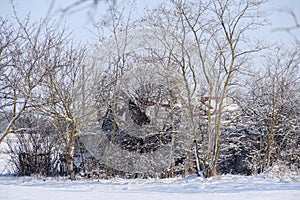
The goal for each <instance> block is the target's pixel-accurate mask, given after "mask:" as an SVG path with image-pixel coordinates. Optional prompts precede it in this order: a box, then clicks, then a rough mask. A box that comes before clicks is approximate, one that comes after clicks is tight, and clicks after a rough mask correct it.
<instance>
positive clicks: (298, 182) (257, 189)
mask: <svg viewBox="0 0 300 200" xmlns="http://www.w3.org/2000/svg"><path fill="white" fill-rule="evenodd" d="M299 197H300V177H293V178H272V179H269V178H265V177H262V176H258V177H253V176H252V177H244V176H220V177H215V178H209V179H202V178H198V177H195V176H190V177H188V178H186V179H181V178H177V179H160V180H159V179H135V180H125V179H109V180H76V181H73V182H72V181H69V180H67V179H62V178H61V179H58V178H51V179H50V178H47V179H42V178H33V177H14V176H4V175H2V176H0V199H1V200H21V199H23V200H32V199H38V200H42V199H53V200H57V199H62V198H63V199H65V200H68V199H72V200H83V199H93V200H95V199H109V200H113V199H118V200H121V199H130V200H132V199H143V200H144V199H151V200H152V199H175V200H177V199H180V200H181V199H206V200H213V199H218V200H238V199H239V200H240V199H261V200H265V199H270V200H271V199H272V200H277V199H278V200H279V199H280V200H296V199H297V200H298V199H299Z"/></svg>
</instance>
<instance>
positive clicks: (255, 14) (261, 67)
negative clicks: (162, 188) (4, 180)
mask: <svg viewBox="0 0 300 200" xmlns="http://www.w3.org/2000/svg"><path fill="white" fill-rule="evenodd" d="M264 3H266V1H264V0H256V1H252V0H251V1H250V0H245V1H229V0H226V1H212V0H207V1H201V2H200V3H199V2H196V1H184V2H183V1H177V0H170V1H168V2H167V3H162V4H161V5H160V6H159V7H157V8H154V9H151V10H148V11H147V12H146V13H145V15H144V16H143V17H140V18H138V19H136V18H134V17H133V12H134V11H133V7H130V6H129V7H124V8H121V9H120V8H118V7H117V4H115V3H111V4H110V3H108V10H107V15H106V17H105V19H102V20H100V21H99V22H98V23H97V24H95V26H94V27H95V32H96V33H97V38H98V40H97V41H95V42H94V43H93V44H86V45H78V44H77V43H75V42H74V41H73V40H72V37H71V34H70V33H69V32H68V31H67V29H66V28H64V27H57V26H56V25H55V24H54V23H52V22H51V20H42V21H41V22H35V23H32V22H31V21H30V19H29V18H25V19H20V18H18V17H17V15H16V14H15V15H16V16H15V20H12V19H8V18H1V21H0V32H1V35H0V37H1V38H0V41H1V43H0V83H1V84H0V87H1V90H0V91H1V92H0V117H1V121H2V123H1V138H0V145H1V143H2V142H3V141H5V140H6V142H7V143H8V144H9V149H10V155H11V158H12V161H13V163H14V164H15V169H16V171H17V173H19V174H20V175H31V174H34V173H41V174H43V175H68V176H69V178H70V179H72V180H74V179H75V176H76V173H78V172H79V171H85V170H88V169H89V170H90V171H93V170H94V171H95V169H98V171H99V169H100V168H101V169H104V170H105V173H106V174H109V173H110V174H111V175H116V174H118V175H120V174H121V175H124V174H126V173H127V174H130V173H134V174H139V173H143V172H144V173H146V174H148V175H149V176H150V175H151V176H152V175H153V174H160V176H161V177H164V176H166V177H172V176H175V175H178V174H180V175H182V176H186V175H188V174H190V173H196V174H198V175H199V176H204V177H210V176H215V175H217V174H218V173H238V174H247V175H250V174H255V173H261V172H264V171H265V170H267V169H269V168H270V167H272V166H273V165H275V164H284V165H287V166H289V167H290V168H291V169H293V170H299V163H300V162H299V157H300V152H299V144H300V143H299V142H300V141H299V137H298V135H299V124H300V123H299V99H300V98H299V92H298V91H299V86H300V84H299V49H298V47H297V46H296V45H295V46H292V47H290V48H284V47H282V46H279V45H270V44H267V45H265V44H262V43H261V42H260V41H257V42H255V41H253V40H250V39H249V35H250V31H253V30H255V29H259V28H261V27H263V26H266V24H265V22H264V17H263V14H261V10H260V7H261V6H262V5H263V4H264ZM296 43H297V41H296ZM260 56H262V58H260V59H258V57H260ZM257 60H259V61H257ZM254 63H255V64H254ZM254 65H258V66H254ZM233 104H234V105H237V106H238V109H230V108H231V106H232V105H233ZM99 132H101V134H102V135H106V136H105V138H104V139H103V138H102V137H100V136H99V134H98V136H95V137H94V139H89V137H90V136H86V137H85V136H84V135H86V133H99ZM12 134H13V135H15V136H16V138H17V139H14V141H11V142H10V141H8V140H9V138H10V137H8V136H9V135H12ZM92 135H93V134H92ZM99 137H100V138H99ZM95 138H96V139H97V138H98V140H95ZM80 139H81V140H80ZM100 140H101V141H107V142H104V143H100ZM97 145H98V146H97ZM109 145H110V146H109ZM117 147H118V148H117ZM119 147H120V148H121V149H119ZM163 147H166V148H163ZM114 148H115V149H114ZM122 148H123V149H122ZM86 149H88V150H89V151H87V150H86ZM99 149H102V150H103V152H104V151H106V152H108V149H109V151H111V152H113V153H110V154H101V152H100V153H99ZM116 149H117V150H116ZM160 149H164V151H159V150H160ZM166 149H168V150H166ZM133 151H134V152H137V153H138V154H134V155H135V157H130V156H132V155H133V153H131V154H130V153H128V152H133ZM158 151H159V152H160V153H158ZM166 151H167V152H168V153H167V154H165V152H166ZM122 152H123V153H122ZM149 152H150V153H151V154H150V153H149ZM90 153H92V154H93V155H90V156H89V158H88V157H87V156H86V155H87V154H90ZM143 153H148V154H143ZM117 154H118V156H116V155H117ZM84 155H85V156H84ZM103 155H105V156H103ZM144 155H147V156H148V157H147V156H146V157H145V158H146V159H145V158H143V156H144ZM151 155H153V156H152V157H151ZM154 155H155V156H154ZM162 155H163V156H162ZM128 156H129V157H128ZM137 156H139V158H137ZM77 157H79V161H78V158H77ZM104 157H105V158H104ZM154 157H156V158H154ZM157 157H159V160H163V161H164V162H162V163H161V165H160V167H157V168H155V169H152V168H151V170H152V171H151V170H150V168H149V169H148V168H147V170H149V171H147V172H145V171H143V170H145V168H144V167H143V163H144V162H145V163H144V165H151V162H152V163H153V162H159V161H158V159H157ZM95 159H96V161H95ZM122 159H124V161H123V163H120V160H122ZM131 159H132V160H131ZM134 159H136V160H139V161H140V164H139V165H135V164H132V163H130V164H129V163H128V162H129V161H130V162H134ZM151 159H153V160H151ZM91 160H92V161H91ZM77 162H80V164H78V163H77ZM88 162H93V163H90V164H88ZM103 162H104V163H103ZM148 162H149V163H150V164H149V163H148ZM95 163H96V164H95ZM165 163H167V165H166V166H167V167H165V168H164V169H161V166H162V165H164V164H165ZM99 165H101V167H100V166H99ZM103 165H104V166H103ZM125 165H126V166H127V167H125ZM128 166H129V167H128ZM155 166H156V165H155ZM91 168H92V169H91ZM125 168H126V169H128V170H127V171H126V170H125V172H124V170H123V169H125ZM158 169H160V170H158ZM139 170H142V171H139ZM151 173H152V174H151Z"/></svg>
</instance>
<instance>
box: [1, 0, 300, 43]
mask: <svg viewBox="0 0 300 200" xmlns="http://www.w3.org/2000/svg"><path fill="white" fill-rule="evenodd" d="M76 1H77V0H76ZM14 2H15V5H16V10H17V13H18V16H20V17H21V18H22V17H24V16H25V15H26V14H28V13H30V16H31V19H33V20H38V19H40V18H42V17H45V16H46V13H47V11H48V9H49V7H50V4H51V2H52V0H14ZM54 2H55V3H54V8H53V11H52V15H54V17H55V18H56V19H57V21H60V22H61V23H65V22H66V24H67V25H68V27H69V28H70V29H71V30H73V33H74V37H75V39H76V40H79V41H86V40H89V41H91V38H92V34H91V32H90V30H91V29H92V22H91V21H92V20H91V18H90V17H88V13H87V12H88V10H78V11H77V12H75V13H73V14H69V15H67V16H66V17H64V18H62V17H59V16H60V15H59V13H58V12H57V11H58V10H59V9H61V8H64V7H66V6H67V5H70V4H72V3H73V2H75V0H63V1H58V0H56V1H54ZM118 2H121V3H122V2H124V1H121V0H119V1H118ZM158 2H160V1H159V0H137V7H136V10H137V13H142V12H143V9H144V7H145V6H149V7H152V6H154V5H156V4H158ZM264 9H265V10H266V11H268V12H269V13H270V16H269V18H270V22H271V23H272V25H271V26H270V27H265V28H263V29H261V30H259V31H258V32H256V35H258V37H260V38H263V39H264V40H267V41H271V42H275V41H279V42H280V41H281V42H284V43H287V42H290V41H291V37H290V36H289V35H288V34H287V33H285V32H280V31H274V30H273V29H274V28H279V27H286V26H289V25H292V23H293V20H292V18H291V17H290V16H289V15H288V14H286V13H284V12H280V10H282V9H290V10H293V11H294V12H295V13H296V14H297V15H298V18H299V20H300V12H299V11H300V0H271V1H270V3H268V4H267V5H266V6H265V8H264ZM104 12H105V9H103V5H101V4H100V5H99V6H98V9H97V10H95V11H94V13H93V16H94V18H95V19H97V18H99V17H100V16H101V15H103V14H104ZM0 15H1V16H2V17H9V16H12V15H13V11H12V7H11V4H10V0H0ZM299 32H300V31H298V33H299Z"/></svg>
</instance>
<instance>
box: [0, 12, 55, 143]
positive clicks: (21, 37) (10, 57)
mask: <svg viewBox="0 0 300 200" xmlns="http://www.w3.org/2000/svg"><path fill="white" fill-rule="evenodd" d="M16 19H17V26H16V27H14V26H13V25H11V24H10V22H9V21H8V20H4V19H2V18H1V23H2V25H1V29H2V30H1V32H2V31H3V32H2V33H3V34H1V37H3V38H2V39H1V41H2V42H1V48H0V49H1V60H0V62H1V63H0V65H1V87H2V88H1V99H0V100H1V111H2V112H8V113H12V116H7V119H8V125H7V127H6V129H5V131H4V132H3V133H2V135H1V138H0V143H1V142H2V141H3V140H4V138H5V137H6V136H7V135H8V134H9V133H10V132H11V131H12V128H13V126H14V124H15V122H16V121H17V120H18V119H19V118H20V116H21V115H22V113H23V112H25V111H26V110H27V109H28V108H30V107H35V106H36V104H35V103H36V99H37V98H38V97H39V84H40V82H41V81H42V79H43V78H44V76H45V74H46V73H47V69H45V68H42V67H41V66H42V63H43V60H44V58H45V54H44V52H45V51H46V50H48V49H51V48H54V47H53V46H52V44H51V40H52V38H51V37H50V38H49V37H48V38H43V39H42V35H43V33H42V28H43V26H44V25H45V24H43V23H41V24H31V23H30V22H29V19H25V20H20V19H19V18H18V17H16Z"/></svg>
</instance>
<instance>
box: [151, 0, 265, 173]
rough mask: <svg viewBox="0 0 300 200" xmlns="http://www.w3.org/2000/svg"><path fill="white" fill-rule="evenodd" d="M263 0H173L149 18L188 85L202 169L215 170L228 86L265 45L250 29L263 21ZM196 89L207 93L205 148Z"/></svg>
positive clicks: (191, 119) (193, 131)
mask: <svg viewBox="0 0 300 200" xmlns="http://www.w3.org/2000/svg"><path fill="white" fill-rule="evenodd" d="M264 2H265V1H239V2H238V1H202V2H201V3H196V2H194V1H185V2H182V1H171V5H167V4H163V5H161V6H160V7H159V8H158V9H157V10H155V11H154V12H153V13H154V14H150V17H149V18H148V20H147V19H146V21H147V23H148V25H149V26H150V27H152V28H154V29H155V30H158V33H157V35H158V36H159V37H160V38H161V39H160V41H161V43H163V44H164V46H165V49H167V50H168V51H169V52H170V58H171V59H172V60H174V63H176V64H177V66H178V67H179V69H180V71H181V74H182V78H183V80H184V83H185V85H186V87H185V90H186V93H187V94H186V105H187V108H188V112H189V115H188V116H189V120H190V131H191V134H192V135H193V143H194V149H195V154H194V155H195V158H196V160H197V161H196V166H197V169H198V173H199V174H201V173H202V172H203V173H204V174H205V176H213V175H216V173H217V163H218V157H219V149H220V142H221V140H220V136H221V125H222V119H223V107H224V104H225V99H226V96H227V91H228V89H229V87H230V85H231V84H232V83H233V82H232V81H233V80H234V78H235V77H236V76H238V75H239V74H240V73H241V70H242V67H243V66H245V63H246V62H247V60H248V58H249V54H251V53H254V52H257V51H259V50H261V49H263V47H261V46H256V44H253V43H250V41H248V40H247V38H246V33H247V32H248V31H249V30H252V29H254V28H257V27H259V26H260V25H263V23H262V21H261V20H260V19H259V17H260V16H262V15H261V14H260V12H259V6H260V5H261V4H263V3H264ZM200 83H202V85H200ZM203 83H204V84H203ZM197 90H198V91H203V92H202V94H204V95H206V97H208V105H207V111H206V113H207V123H206V125H204V127H207V128H204V127H202V130H204V132H203V134H202V144H201V145H202V146H201V148H202V151H201V152H200V148H199V147H200V146H199V144H198V140H199V139H198V138H199V136H198V133H197V131H198V130H197V124H198V123H197V120H196V119H194V117H195V116H196V114H195V113H194V111H193V105H192V101H193V100H192V99H193V98H194V97H195V95H196V91H197ZM200 157H201V159H200ZM201 171H202V172H201Z"/></svg>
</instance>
